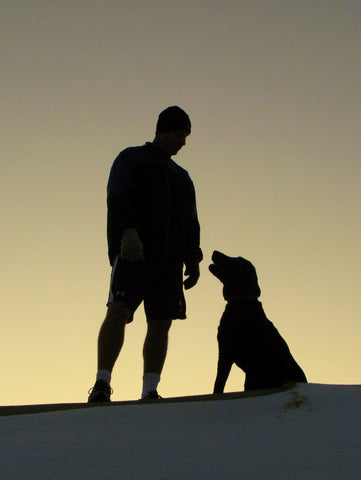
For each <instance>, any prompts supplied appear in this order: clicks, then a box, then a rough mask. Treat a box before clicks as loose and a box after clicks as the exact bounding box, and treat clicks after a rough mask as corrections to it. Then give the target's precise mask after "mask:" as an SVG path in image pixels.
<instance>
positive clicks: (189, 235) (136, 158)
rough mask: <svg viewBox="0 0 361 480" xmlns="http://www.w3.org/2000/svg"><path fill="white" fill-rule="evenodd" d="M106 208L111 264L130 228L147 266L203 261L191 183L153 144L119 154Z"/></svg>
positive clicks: (131, 148) (109, 187) (109, 183)
mask: <svg viewBox="0 0 361 480" xmlns="http://www.w3.org/2000/svg"><path fill="white" fill-rule="evenodd" d="M107 204H108V226H107V235H108V253H109V260H110V263H111V265H112V264H113V262H114V259H115V257H116V255H117V254H118V253H119V249H120V243H121V239H122V235H123V231H124V229H126V228H129V227H134V228H136V229H137V231H138V234H139V237H140V239H141V241H142V242H143V246H144V255H145V260H146V261H149V262H152V263H158V262H160V263H165V262H167V263H169V262H174V263H180V262H184V263H187V262H188V261H189V260H190V259H192V258H194V259H196V260H197V261H201V260H202V251H201V249H200V247H199V243H200V227H199V222H198V218H197V208H196V199H195V191H194V186H193V182H192V180H191V178H190V176H189V174H188V172H187V171H186V170H184V168H182V167H180V166H179V165H177V164H176V163H175V162H174V161H173V160H172V159H171V158H170V157H169V156H168V155H167V154H165V153H164V152H163V151H162V150H160V149H158V148H156V147H155V146H154V145H153V144H152V143H146V144H145V145H142V146H140V147H129V148H127V149H125V150H123V151H122V152H120V154H119V155H118V157H117V158H116V159H115V161H114V163H113V166H112V168H111V171H110V176H109V181H108V188H107Z"/></svg>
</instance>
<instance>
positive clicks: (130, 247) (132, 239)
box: [120, 228, 144, 262]
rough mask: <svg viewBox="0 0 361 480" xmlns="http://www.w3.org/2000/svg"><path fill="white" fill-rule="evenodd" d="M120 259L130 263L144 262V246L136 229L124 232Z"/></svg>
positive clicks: (128, 229)
mask: <svg viewBox="0 0 361 480" xmlns="http://www.w3.org/2000/svg"><path fill="white" fill-rule="evenodd" d="M120 258H121V259H122V260H127V261H128V262H141V261H143V260H144V249H143V244H142V242H141V240H140V238H139V236H138V232H137V230H136V229H135V228H127V229H126V230H124V233H123V238H122V243H121V245H120Z"/></svg>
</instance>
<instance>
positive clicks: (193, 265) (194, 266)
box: [183, 260, 199, 290]
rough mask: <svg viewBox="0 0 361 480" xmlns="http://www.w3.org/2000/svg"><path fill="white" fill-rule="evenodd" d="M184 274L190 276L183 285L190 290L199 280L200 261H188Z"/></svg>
mask: <svg viewBox="0 0 361 480" xmlns="http://www.w3.org/2000/svg"><path fill="white" fill-rule="evenodd" d="M184 275H186V276H188V278H186V279H185V280H184V282H183V285H184V288H185V289H186V290H189V289H190V288H192V287H194V285H195V284H196V283H197V282H198V279H199V263H198V262H197V261H196V260H193V261H191V262H189V263H186V269H185V272H184Z"/></svg>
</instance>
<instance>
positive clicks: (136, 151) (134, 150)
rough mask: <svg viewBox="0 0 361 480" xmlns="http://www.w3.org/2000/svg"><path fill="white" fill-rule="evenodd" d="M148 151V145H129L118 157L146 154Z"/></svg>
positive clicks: (133, 156)
mask: <svg viewBox="0 0 361 480" xmlns="http://www.w3.org/2000/svg"><path fill="white" fill-rule="evenodd" d="M145 151H146V145H138V146H135V147H127V148H125V149H124V150H122V151H121V152H120V153H119V155H118V157H117V158H135V157H138V156H139V155H142V154H144V153H145Z"/></svg>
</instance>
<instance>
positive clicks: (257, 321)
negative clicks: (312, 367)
mask: <svg viewBox="0 0 361 480" xmlns="http://www.w3.org/2000/svg"><path fill="white" fill-rule="evenodd" d="M212 261H213V264H211V265H210V266H209V270H210V271H211V273H212V274H213V275H214V276H215V277H217V278H218V280H220V281H221V282H222V283H223V296H224V299H225V300H226V302H227V305H226V309H225V311H224V313H223V315H222V318H221V321H220V324H219V327H218V335H217V340H218V348H219V358H218V365H217V377H216V381H215V384H214V390H213V393H223V390H224V387H225V384H226V381H227V378H228V375H229V373H230V371H231V368H232V365H233V363H235V364H236V365H237V366H238V367H239V368H241V369H242V370H243V371H244V372H245V374H246V378H245V384H244V389H245V390H257V389H267V388H276V387H281V386H282V385H284V384H287V383H297V382H304V383H307V379H306V376H305V374H304V373H303V371H302V369H301V368H300V366H299V365H298V364H297V363H296V361H295V359H294V358H293V357H292V355H291V352H290V350H289V348H288V346H287V343H286V342H285V341H284V339H283V338H282V337H281V335H280V334H279V332H278V330H277V329H276V327H275V326H274V325H273V323H272V322H271V321H270V320H268V318H267V317H266V315H265V313H264V311H263V308H262V304H261V302H260V301H259V300H258V297H259V296H260V295H261V290H260V288H259V286H258V279H257V274H256V269H255V268H254V266H253V265H252V263H251V262H250V261H248V260H246V259H245V258H242V257H228V256H227V255H224V254H223V253H220V252H218V251H214V252H213V255H212Z"/></svg>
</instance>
